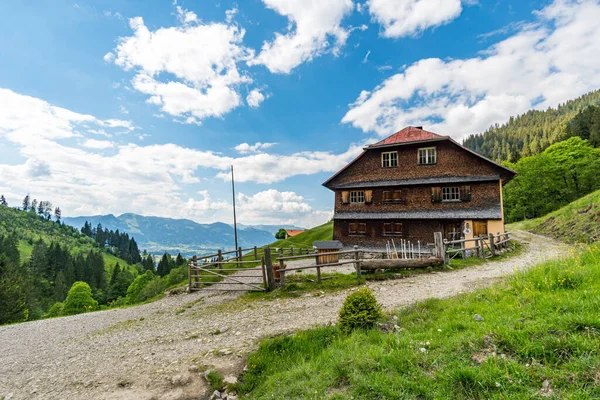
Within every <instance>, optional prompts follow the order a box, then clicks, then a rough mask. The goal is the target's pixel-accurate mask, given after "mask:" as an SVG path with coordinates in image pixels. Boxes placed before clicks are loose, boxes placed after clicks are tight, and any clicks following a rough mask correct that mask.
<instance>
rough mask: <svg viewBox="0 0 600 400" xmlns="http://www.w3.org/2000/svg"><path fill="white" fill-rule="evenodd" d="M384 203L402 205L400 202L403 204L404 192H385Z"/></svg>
mask: <svg viewBox="0 0 600 400" xmlns="http://www.w3.org/2000/svg"><path fill="white" fill-rule="evenodd" d="M383 202H384V203H400V202H402V191H401V190H384V191H383Z"/></svg>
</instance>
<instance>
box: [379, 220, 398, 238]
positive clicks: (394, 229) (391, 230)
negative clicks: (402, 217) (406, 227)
mask: <svg viewBox="0 0 600 400" xmlns="http://www.w3.org/2000/svg"><path fill="white" fill-rule="evenodd" d="M383 235H384V236H402V222H386V223H384V224H383Z"/></svg>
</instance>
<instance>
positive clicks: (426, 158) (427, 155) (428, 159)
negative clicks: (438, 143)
mask: <svg viewBox="0 0 600 400" xmlns="http://www.w3.org/2000/svg"><path fill="white" fill-rule="evenodd" d="M436 162H437V155H436V152H435V147H424V148H422V149H419V164H421V165H427V164H435V163H436Z"/></svg>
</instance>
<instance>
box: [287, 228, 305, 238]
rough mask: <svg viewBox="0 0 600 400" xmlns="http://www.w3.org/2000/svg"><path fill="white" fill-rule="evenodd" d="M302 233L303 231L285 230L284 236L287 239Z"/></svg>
mask: <svg viewBox="0 0 600 400" xmlns="http://www.w3.org/2000/svg"><path fill="white" fill-rule="evenodd" d="M302 232H304V229H286V230H285V234H286V236H287V237H294V236H296V235H299V234H301V233H302Z"/></svg>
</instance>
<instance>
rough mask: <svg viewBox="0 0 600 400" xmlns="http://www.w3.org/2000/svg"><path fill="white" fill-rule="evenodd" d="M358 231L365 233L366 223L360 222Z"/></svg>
mask: <svg viewBox="0 0 600 400" xmlns="http://www.w3.org/2000/svg"><path fill="white" fill-rule="evenodd" d="M358 233H367V224H366V223H364V222H361V223H359V224H358Z"/></svg>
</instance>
